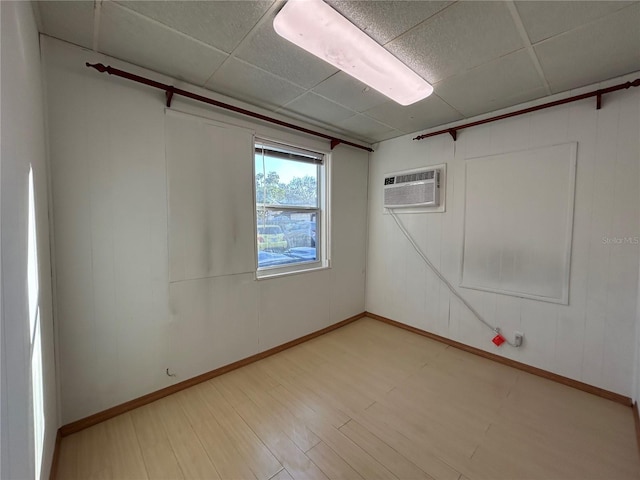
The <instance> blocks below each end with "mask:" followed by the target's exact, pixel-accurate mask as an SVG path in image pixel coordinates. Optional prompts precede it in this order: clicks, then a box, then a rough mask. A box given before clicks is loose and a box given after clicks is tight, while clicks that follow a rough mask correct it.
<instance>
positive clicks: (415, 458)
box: [57, 318, 640, 480]
mask: <svg viewBox="0 0 640 480" xmlns="http://www.w3.org/2000/svg"><path fill="white" fill-rule="evenodd" d="M57 478H58V479H59V480H63V479H64V480H72V479H89V478H105V479H125V478H133V479H144V478H153V479H156V478H158V479H159V478H166V479H180V478H184V479H219V478H222V479H247V480H251V479H254V478H255V479H259V480H268V479H274V480H276V479H277V480H285V479H292V478H293V479H328V478H329V479H334V478H335V479H356V480H357V479H395V478H398V479H429V478H436V479H443V480H465V479H469V480H473V479H491V480H493V479H581V480H582V479H607V480H608V479H638V478H640V458H639V455H638V447H637V445H636V438H635V432H634V422H633V414H632V410H631V408H629V407H625V406H623V405H619V404H616V403H613V402H611V401H609V400H605V399H602V398H599V397H596V396H594V395H591V394H588V393H584V392H581V391H578V390H575V389H572V388H569V387H566V386H563V385H560V384H557V383H554V382H552V381H549V380H545V379H542V378H539V377H536V376H533V375H530V374H528V373H524V372H521V371H519V370H515V369H513V368H510V367H507V366H504V365H500V364H498V363H495V362H492V361H490V360H486V359H484V358H480V357H478V356H475V355H472V354H469V353H466V352H463V351H460V350H457V349H455V348H452V347H447V346H446V345H443V344H440V343H438V342H435V341H433V340H430V339H427V338H424V337H421V336H419V335H416V334H414V333H410V332H407V331H404V330H401V329H399V328H396V327H393V326H390V325H386V324H384V323H381V322H378V321H376V320H371V319H367V318H365V319H361V320H358V321H357V322H355V323H352V324H349V325H347V326H346V327H343V328H341V329H339V330H336V331H334V332H331V333H329V334H326V335H324V336H322V337H318V338H316V339H314V340H311V341H309V342H307V343H304V344H302V345H299V346H297V347H294V348H291V349H289V350H286V351H284V352H282V353H279V354H277V355H274V356H271V357H269V358H266V359H264V360H261V361H259V362H257V363H254V364H251V365H249V366H246V367H244V368H241V369H239V370H235V371H233V372H231V373H228V374H226V375H223V376H220V377H217V378H215V379H213V380H210V381H208V382H206V383H203V384H200V385H197V386H195V387H192V388H190V389H188V390H184V391H182V392H180V393H177V394H174V395H172V396H170V397H167V398H164V399H162V400H159V401H157V402H155V403H153V404H150V405H147V406H144V407H141V408H138V409H137V410H134V411H131V412H129V413H126V414H123V415H121V416H119V417H116V418H114V419H111V420H109V421H106V422H104V423H101V424H99V425H96V426H94V427H91V428H89V429H86V430H83V431H81V432H79V433H77V434H74V435H71V436H68V437H65V438H64V439H63V440H62V445H61V451H60V463H59V468H58V476H57Z"/></svg>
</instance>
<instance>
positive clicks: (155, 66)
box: [99, 2, 227, 85]
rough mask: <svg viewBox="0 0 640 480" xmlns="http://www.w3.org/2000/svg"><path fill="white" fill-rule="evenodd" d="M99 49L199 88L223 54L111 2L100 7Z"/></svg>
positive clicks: (225, 55) (224, 56)
mask: <svg viewBox="0 0 640 480" xmlns="http://www.w3.org/2000/svg"><path fill="white" fill-rule="evenodd" d="M99 49H100V51H101V52H102V53H106V54H107V55H111V56H114V57H117V58H120V59H122V60H126V61H129V62H132V63H135V64H137V65H140V66H141V67H145V68H149V69H151V70H156V71H158V72H162V73H164V74H166V75H170V76H172V77H176V78H179V79H182V80H185V81H187V82H191V83H194V84H196V85H202V84H203V83H204V82H206V81H207V79H208V78H209V76H210V75H211V74H212V73H213V72H214V71H215V70H216V69H217V68H218V67H219V66H220V65H221V64H222V62H223V61H224V59H225V58H226V57H227V54H225V53H223V52H221V51H219V50H216V49H214V48H213V47H210V46H208V45H205V44H203V43H202V42H199V41H197V40H193V39H191V38H189V37H187V36H185V35H183V34H180V33H178V32H175V31H174V30H171V29H170V28H168V27H166V26H164V25H162V24H160V23H158V22H156V21H154V20H150V19H148V18H147V17H144V16H142V15H140V14H138V13H135V12H133V11H131V10H128V9H126V8H124V7H121V6H118V5H116V4H114V3H111V2H104V3H103V4H102V11H101V14H100V39H99Z"/></svg>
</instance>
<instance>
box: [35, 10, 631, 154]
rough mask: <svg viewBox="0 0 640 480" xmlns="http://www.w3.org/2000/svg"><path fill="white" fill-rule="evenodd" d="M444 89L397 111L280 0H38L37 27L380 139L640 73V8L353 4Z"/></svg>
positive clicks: (377, 33) (355, 17)
mask: <svg viewBox="0 0 640 480" xmlns="http://www.w3.org/2000/svg"><path fill="white" fill-rule="evenodd" d="M328 3H330V4H331V5H332V6H333V7H334V8H335V9H336V10H338V11H339V12H341V13H342V14H343V15H344V16H345V17H347V18H348V19H350V20H351V21H352V22H353V23H355V24H356V25H357V26H359V27H360V28H361V29H363V30H364V31H365V32H367V33H368V34H369V35H370V36H371V37H372V38H373V39H375V40H376V41H377V42H379V43H381V44H382V45H384V46H385V47H386V48H387V49H388V50H389V51H391V52H392V53H393V54H394V55H396V56H397V57H398V58H400V59H401V60H403V61H404V62H405V63H407V64H408V65H409V66H411V68H413V69H414V70H415V71H416V72H417V73H418V74H420V75H421V76H422V77H424V78H425V79H426V80H427V81H429V82H430V83H431V84H432V85H433V86H434V94H433V95H431V96H430V97H428V98H426V99H425V100H422V101H420V102H418V103H416V104H414V105H410V106H407V107H403V106H400V105H398V104H396V103H394V102H392V101H390V100H388V99H387V98H386V97H384V96H383V95H381V94H379V93H377V92H376V91H374V90H371V89H369V88H368V87H366V86H365V85H364V84H362V83H360V82H359V81H357V80H355V79H353V78H351V77H349V76H348V75H346V74H344V73H342V72H339V71H338V70H336V69H335V68H333V67H332V66H330V65H328V64H326V63H324V62H322V61H321V60H319V59H317V58H315V57H313V56H312V55H310V54H308V53H306V52H304V51H302V50H300V49H299V48H297V47H295V46H293V45H291V44H289V43H288V42H287V41H285V40H283V39H281V38H280V37H279V36H278V35H276V33H275V32H274V30H273V27H272V22H273V18H274V16H275V15H276V13H277V12H278V11H279V9H280V8H281V7H282V5H283V2H282V1H279V0H276V1H244V0H243V1H108V0H103V1H96V2H94V1H61V2H58V1H45V2H35V8H36V12H37V17H38V21H39V28H40V31H41V32H42V33H44V34H46V35H49V36H52V37H56V38H59V39H61V40H65V41H68V42H71V43H74V44H76V45H80V46H82V47H85V48H88V49H92V50H95V51H98V52H100V53H104V54H106V55H110V56H113V57H116V58H119V59H121V60H125V61H128V62H130V63H134V64H137V65H140V66H142V67H146V68H148V69H151V70H155V71H157V72H160V73H163V74H166V75H170V76H172V77H174V78H178V79H181V80H184V81H186V82H189V83H192V84H194V85H198V86H202V87H205V88H207V89H210V90H212V91H215V92H219V93H222V94H225V95H228V96H230V97H233V98H236V99H239V100H242V101H245V102H248V103H251V104H253V105H256V106H259V107H262V108H265V109H268V110H271V111H274V112H278V113H280V114H282V115H286V116H289V117H291V118H293V119H301V120H304V121H306V122H309V123H313V124H316V125H319V126H322V127H324V128H326V129H329V130H331V131H334V132H336V133H339V134H342V135H346V136H349V137H353V138H357V139H359V140H362V141H365V142H369V143H375V142H378V141H381V140H385V139H389V138H393V137H397V136H400V135H403V134H405V133H412V132H416V131H421V130H425V129H427V128H431V127H435V126H438V125H443V124H446V123H449V122H453V121H457V120H461V119H464V118H468V117H472V116H475V115H478V114H482V113H486V112H490V111H493V110H498V109H501V108H504V107H508V106H511V105H515V104H518V103H522V102H525V101H529V100H533V99H536V98H540V97H543V96H546V95H549V94H554V93H559V92H562V91H565V90H569V89H572V88H577V87H581V86H584V85H588V84H591V83H595V82H599V81H602V80H606V79H609V78H613V77H616V76H620V75H624V74H627V73H631V72H635V71H640V2H637V1H635V2H628V1H627V2H623V1H603V2H598V1H584V2H583V1H549V2H544V1H495V2H483V1H458V2H438V1H347V0H329V2H328Z"/></svg>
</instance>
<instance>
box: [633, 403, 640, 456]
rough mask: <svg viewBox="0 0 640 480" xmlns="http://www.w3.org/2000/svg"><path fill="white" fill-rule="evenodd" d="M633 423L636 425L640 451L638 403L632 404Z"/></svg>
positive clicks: (639, 413)
mask: <svg viewBox="0 0 640 480" xmlns="http://www.w3.org/2000/svg"><path fill="white" fill-rule="evenodd" d="M632 408H633V423H635V425H636V440H637V443H638V452H640V412H638V408H639V407H638V403H637V402H634V404H633V407H632Z"/></svg>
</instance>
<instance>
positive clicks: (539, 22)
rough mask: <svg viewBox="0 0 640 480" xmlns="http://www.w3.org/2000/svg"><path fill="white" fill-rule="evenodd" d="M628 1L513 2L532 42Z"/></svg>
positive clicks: (617, 8) (569, 27)
mask: <svg viewBox="0 0 640 480" xmlns="http://www.w3.org/2000/svg"><path fill="white" fill-rule="evenodd" d="M631 3H633V2H621V1H606V2H593V1H558V0H554V1H545V2H540V1H523V2H515V4H516V8H517V9H518V14H519V15H520V18H521V19H522V23H523V24H524V27H525V29H526V30H527V34H528V35H529V40H531V43H537V42H539V41H541V40H544V39H545V38H549V37H552V36H554V35H557V34H559V33H562V32H566V31H568V30H571V29H572V28H575V27H578V26H580V25H582V24H584V23H588V22H591V21H592V20H595V19H597V18H600V17H603V16H605V15H608V14H609V13H612V12H615V11H616V10H619V9H621V8H623V7H625V6H627V5H629V4H631Z"/></svg>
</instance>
